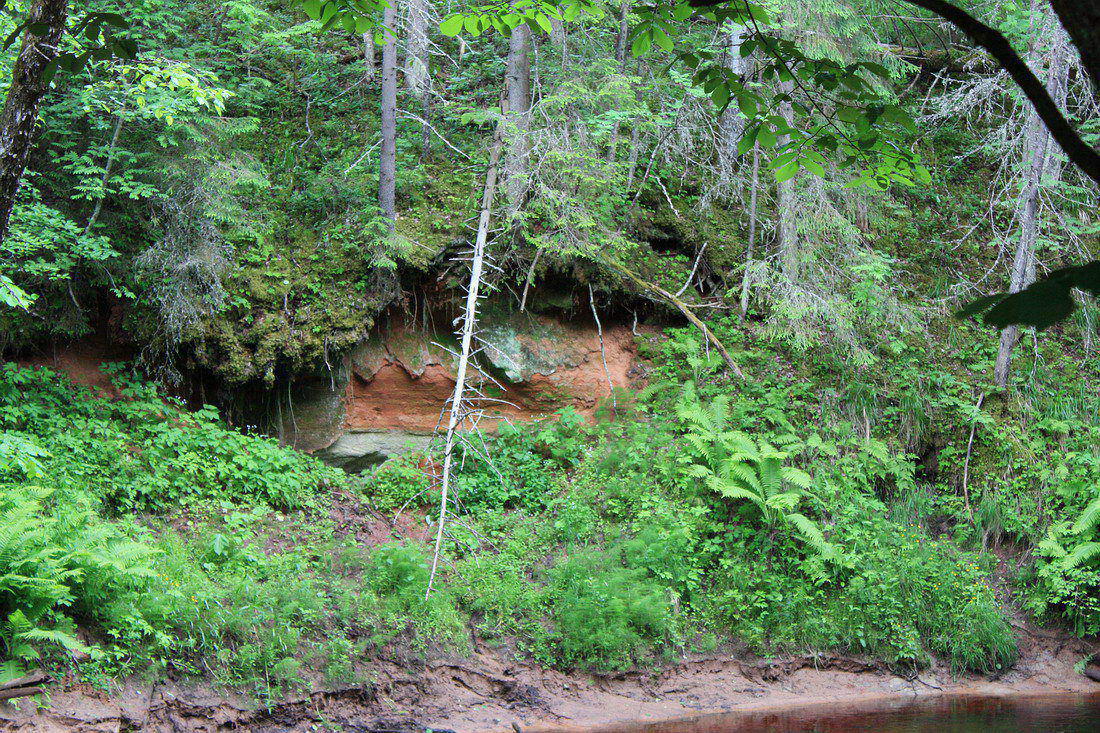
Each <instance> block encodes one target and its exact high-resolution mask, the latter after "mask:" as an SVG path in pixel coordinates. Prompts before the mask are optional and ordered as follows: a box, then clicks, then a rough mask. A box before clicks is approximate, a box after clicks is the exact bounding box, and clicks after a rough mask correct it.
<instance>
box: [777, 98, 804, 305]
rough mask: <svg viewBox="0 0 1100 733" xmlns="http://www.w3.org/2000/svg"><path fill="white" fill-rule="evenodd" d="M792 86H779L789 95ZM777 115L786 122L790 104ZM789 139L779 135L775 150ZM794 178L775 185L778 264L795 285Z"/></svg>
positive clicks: (796, 259)
mask: <svg viewBox="0 0 1100 733" xmlns="http://www.w3.org/2000/svg"><path fill="white" fill-rule="evenodd" d="M792 88H793V85H792V84H791V82H784V83H783V84H781V85H780V90H781V91H783V92H785V93H787V94H790V93H791V89H792ZM779 114H780V116H782V117H783V118H784V119H785V120H787V121H788V122H789V121H790V120H791V117H792V116H793V114H794V111H793V109H792V107H791V103H790V102H789V101H787V102H781V103H780V105H779ZM788 140H789V137H788V136H787V135H781V136H780V137H779V142H778V144H777V146H776V149H777V150H779V149H782V148H783V146H784V145H786V144H787V142H788ZM795 178H797V175H796V176H792V177H791V178H788V179H787V180H785V181H781V182H779V183H778V184H777V193H778V196H777V201H776V209H777V216H778V219H779V226H778V231H777V235H778V236H777V239H778V242H779V262H780V266H781V267H782V271H783V277H784V278H785V279H786V281H787V282H788V284H791V285H793V284H795V283H797V282H798V279H799V269H800V266H799V261H800V259H801V257H800V254H801V253H800V252H799V247H798V220H797V218H796V215H795V207H796V202H795V187H794V184H795Z"/></svg>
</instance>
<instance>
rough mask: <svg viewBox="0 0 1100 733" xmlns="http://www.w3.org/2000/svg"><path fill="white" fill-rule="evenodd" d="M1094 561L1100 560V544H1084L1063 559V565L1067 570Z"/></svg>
mask: <svg viewBox="0 0 1100 733" xmlns="http://www.w3.org/2000/svg"><path fill="white" fill-rule="evenodd" d="M1094 560H1100V542H1082V543H1081V544H1079V545H1077V546H1076V547H1074V548H1073V550H1071V551H1070V553H1069V554H1068V555H1066V556H1065V557H1064V558H1062V565H1063V566H1064V567H1065V568H1067V569H1069V568H1077V567H1081V566H1082V565H1088V564H1089V563H1091V562H1093V561H1094Z"/></svg>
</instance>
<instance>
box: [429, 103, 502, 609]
mask: <svg viewBox="0 0 1100 733" xmlns="http://www.w3.org/2000/svg"><path fill="white" fill-rule="evenodd" d="M504 124H505V123H504V121H503V120H502V121H501V123H500V124H499V125H497V131H496V134H495V136H494V139H493V147H492V149H491V150H490V152H489V168H488V170H486V172H485V191H484V193H483V194H482V197H481V215H480V217H479V218H478V222H477V236H476V237H475V239H474V254H473V258H472V260H471V262H470V282H469V284H468V285H467V286H466V311H465V314H464V315H463V320H462V348H461V351H460V352H459V358H458V372H457V374H456V375H455V390H454V393H453V394H452V395H451V411H450V416H449V418H448V420H447V435H446V438H445V439H444V444H443V476H442V477H441V479H440V481H441V487H440V496H439V523H438V524H439V526H438V527H437V528H436V534H435V553H434V555H433V556H432V570H431V574H430V575H429V576H428V588H427V590H426V592H425V596H424V597H425V598H427V597H428V596H430V595H431V593H432V584H433V583H434V582H435V574H436V571H437V569H438V568H439V555H440V552H441V551H442V549H443V525H444V522H445V520H446V518H447V499H448V496H449V493H450V488H451V466H452V463H453V460H454V447H455V437H456V434H457V432H458V428H459V425H460V424H461V423H462V421H463V420H464V418H465V407H464V398H465V394H466V373H467V371H468V369H469V365H470V352H471V350H472V347H473V341H474V330H475V328H476V327H477V297H478V289H479V288H480V287H481V272H482V268H483V267H484V265H485V243H486V241H487V240H488V238H489V220H490V217H491V216H492V213H493V197H494V195H495V194H496V188H497V165H498V163H499V162H500V150H501V147H502V143H503V138H504Z"/></svg>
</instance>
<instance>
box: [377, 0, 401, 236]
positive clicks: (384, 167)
mask: <svg viewBox="0 0 1100 733" xmlns="http://www.w3.org/2000/svg"><path fill="white" fill-rule="evenodd" d="M382 25H383V28H382V33H383V34H384V38H385V39H386V43H385V45H384V46H382V102H381V104H382V115H381V116H382V151H381V154H380V158H379V172H378V208H380V209H381V210H382V215H383V216H384V217H386V218H387V219H388V220H389V223H388V226H389V229H390V231H391V232H392V231H393V230H394V226H395V222H396V219H397V203H396V202H397V191H396V189H397V0H390V2H389V4H387V5H386V9H385V11H384V13H383V15H382Z"/></svg>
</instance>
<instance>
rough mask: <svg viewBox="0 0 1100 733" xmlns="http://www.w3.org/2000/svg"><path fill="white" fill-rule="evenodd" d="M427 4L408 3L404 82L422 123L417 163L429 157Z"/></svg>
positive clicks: (423, 1) (421, 0)
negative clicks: (417, 105)
mask: <svg viewBox="0 0 1100 733" xmlns="http://www.w3.org/2000/svg"><path fill="white" fill-rule="evenodd" d="M430 11H431V5H430V0H412V1H411V2H410V3H409V47H408V51H407V53H408V58H406V59H405V82H406V83H407V84H408V85H409V89H411V90H413V92H415V93H416V98H417V100H419V102H420V116H421V117H423V118H424V122H423V123H422V124H421V125H420V159H421V160H424V159H425V158H427V157H428V153H429V152H430V149H431V131H430V129H429V127H428V125H429V119H430V118H429V114H430V107H431V100H430V99H429V96H428V82H429V79H430V74H429V63H430V60H431V57H430V56H429V45H428V25H429V21H430V19H431V12H430Z"/></svg>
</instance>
